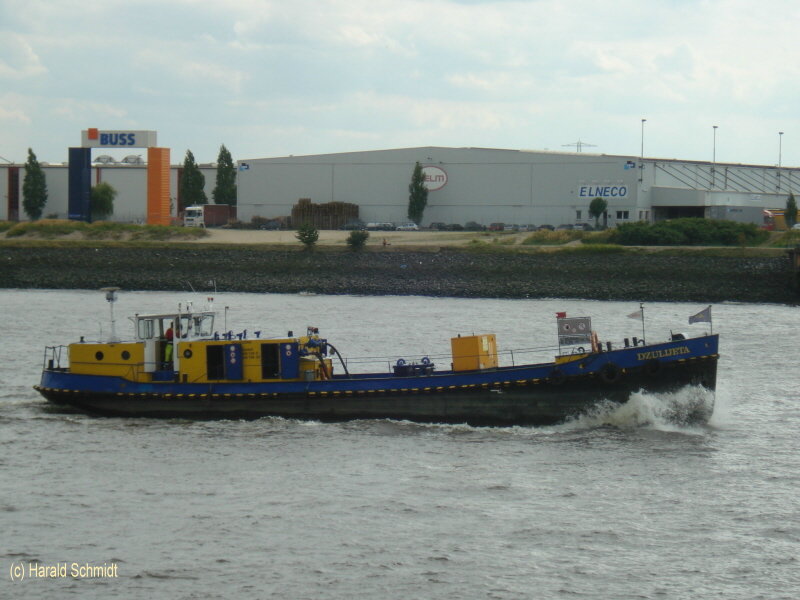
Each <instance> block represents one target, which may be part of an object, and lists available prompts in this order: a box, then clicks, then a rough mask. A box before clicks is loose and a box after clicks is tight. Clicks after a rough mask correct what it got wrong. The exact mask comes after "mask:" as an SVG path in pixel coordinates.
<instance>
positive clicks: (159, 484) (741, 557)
mask: <svg viewBox="0 0 800 600" xmlns="http://www.w3.org/2000/svg"><path fill="white" fill-rule="evenodd" d="M197 296H200V298H198V297H197ZM205 296H206V294H205V293H202V294H198V295H191V294H176V293H139V292H122V293H121V295H120V299H119V301H118V302H117V303H116V304H115V313H116V328H117V331H118V333H120V334H121V335H123V337H130V335H131V333H132V328H131V325H130V323H129V322H128V320H127V318H126V316H127V315H130V314H133V313H135V312H139V313H146V312H168V311H171V310H174V309H175V307H176V306H177V304H178V303H179V302H182V303H185V302H186V301H195V303H198V300H202V301H203V302H205ZM215 305H216V308H217V309H218V310H220V314H221V316H220V320H222V321H223V322H222V323H220V329H222V327H223V326H227V328H228V329H231V330H233V331H234V332H236V331H241V330H243V329H248V330H249V331H251V332H252V331H254V330H260V331H262V336H263V335H268V334H285V333H286V331H287V330H288V329H293V330H294V331H295V333H300V332H302V331H304V329H305V327H306V326H308V325H313V326H317V327H319V328H320V332H321V334H322V335H323V336H326V337H328V339H330V341H331V342H333V343H334V344H335V345H336V347H337V348H338V349H339V351H340V352H341V353H342V354H344V355H347V356H355V355H367V354H369V355H373V356H381V357H390V356H393V357H398V356H404V357H406V358H411V359H413V358H418V357H421V356H423V355H430V356H436V355H437V354H445V353H446V352H447V351H448V350H449V338H450V337H451V336H453V335H457V334H458V333H462V334H472V333H496V334H497V336H498V344H499V346H500V347H501V349H503V348H506V349H508V348H544V347H548V346H552V345H553V344H554V343H555V339H556V338H555V333H556V332H555V321H554V316H555V312H557V311H567V312H568V313H569V315H570V316H591V317H592V318H593V325H594V327H595V329H597V330H598V331H599V332H600V336H601V338H602V339H612V340H615V339H621V338H622V337H632V336H639V335H640V334H641V322H640V321H638V320H634V319H629V318H627V316H626V315H628V314H629V313H631V312H633V311H635V310H636V309H637V308H638V306H637V305H636V304H633V303H618V302H593V301H573V300H570V301H559V300H473V299H470V300H462V299H445V298H440V299H433V298H422V297H381V298H376V297H348V296H338V297H329V296H289V295H283V296H282V295H255V294H217V297H216V299H215ZM225 307H228V308H227V310H226V308H225ZM0 308H1V309H2V310H1V311H0V314H2V316H3V320H4V326H5V332H4V336H3V337H4V343H3V344H2V346H0V357H1V358H0V360H1V361H2V365H3V368H2V371H0V374H1V375H0V376H1V377H2V386H1V387H0V448H2V453H0V526H1V527H2V529H1V530H2V538H1V539H2V544H0V567H2V571H0V578H1V579H2V582H0V596H3V597H14V598H45V597H52V598H108V597H124V598H187V599H188V598H281V599H283V598H292V599H304V598H308V599H349V598H453V599H464V598H520V599H521V598H592V599H608V598H615V599H627V598H631V599H633V598H637V599H640V598H656V599H658V598H665V599H671V598H706V599H707V598H725V599H731V598H736V599H739V598H741V599H748V600H750V599H754V598H764V599H770V600H775V599H779V598H787V599H788V598H797V596H798V590H800V562H799V559H800V500H798V489H800V485H799V484H800V441H798V440H800V436H799V435H798V431H799V430H800V392H798V386H797V383H796V377H797V361H798V355H797V350H798V345H797V344H798V325H797V323H798V319H797V317H798V312H797V311H798V309H797V308H793V307H786V306H764V305H726V304H723V305H715V306H714V307H713V314H714V331H715V332H719V333H720V334H721V343H720V348H721V350H720V354H721V359H720V368H719V385H718V390H717V394H716V406H715V412H714V416H713V418H712V420H711V422H710V423H709V424H708V425H704V426H698V425H695V426H691V427H686V426H681V425H679V424H676V423H673V422H671V421H670V419H669V416H668V415H669V413H668V412H666V411H664V410H663V409H664V406H665V403H667V401H671V402H673V403H674V402H675V401H676V398H671V399H665V398H657V397H649V396H646V395H637V396H635V397H634V398H632V399H631V401H629V402H628V404H627V405H625V406H623V407H621V408H618V409H617V410H613V411H606V412H602V411H601V412H599V413H598V414H597V415H594V416H592V417H590V418H589V417H587V418H584V419H581V420H578V421H576V422H572V423H568V424H564V425H559V426H554V427H543V428H507V429H502V428H472V427H468V426H463V425H462V426H441V425H418V424H412V423H405V422H401V423H397V422H389V421H358V422H351V423H341V424H321V423H317V422H296V421H286V420H281V419H269V418H265V419H260V420H258V421H251V422H238V421H236V422H232V421H219V422H189V421H177V420H176V421H157V420H146V419H130V420H124V419H105V418H94V417H89V416H84V415H81V414H70V413H68V412H64V411H58V410H53V409H51V408H49V407H47V406H46V404H45V403H44V401H43V400H42V399H41V398H40V397H38V395H37V394H36V392H35V391H34V390H33V389H32V387H31V386H32V385H34V384H35V383H37V381H38V377H39V372H40V369H41V365H42V358H43V348H44V346H45V345H54V344H62V343H68V342H71V341H77V339H78V337H79V336H80V335H85V336H86V339H97V338H98V337H101V336H106V335H108V332H109V316H108V311H109V309H108V305H107V304H106V302H105V300H104V298H103V296H102V294H100V293H99V292H95V291H42V290H37V291H22V290H0ZM702 308H705V306H704V305H694V304H691V305H690V304H674V303H652V304H648V305H646V306H645V326H646V336H647V339H648V340H650V341H657V340H659V339H665V338H666V337H667V335H668V333H669V330H670V329H673V330H678V331H697V332H700V331H703V330H705V329H707V328H708V325H700V324H695V325H692V326H688V325H687V324H686V323H687V317H688V316H689V315H691V314H693V313H695V312H698V311H699V310H701V309H702ZM548 352H550V354H551V355H552V350H548ZM506 360H510V358H507V359H506ZM682 393H683V394H686V395H690V392H682ZM681 400H682V398H680V397H679V398H677V401H681ZM62 565H63V567H62ZM87 567H88V568H87ZM48 569H51V571H48ZM80 569H83V571H80ZM89 569H94V570H93V571H90V570H89ZM81 573H83V574H85V575H89V574H92V575H95V576H94V577H83V578H81V577H75V576H73V575H75V574H81ZM37 574H38V576H36V575H37ZM20 575H22V576H20ZM20 579H21V580H20Z"/></svg>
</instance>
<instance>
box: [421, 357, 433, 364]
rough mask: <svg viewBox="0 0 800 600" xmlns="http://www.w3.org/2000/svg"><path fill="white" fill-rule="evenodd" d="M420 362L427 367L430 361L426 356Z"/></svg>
mask: <svg viewBox="0 0 800 600" xmlns="http://www.w3.org/2000/svg"><path fill="white" fill-rule="evenodd" d="M420 362H422V364H423V365H429V364H431V359H430V358H428V357H427V356H423V357H422V360H421V361H420Z"/></svg>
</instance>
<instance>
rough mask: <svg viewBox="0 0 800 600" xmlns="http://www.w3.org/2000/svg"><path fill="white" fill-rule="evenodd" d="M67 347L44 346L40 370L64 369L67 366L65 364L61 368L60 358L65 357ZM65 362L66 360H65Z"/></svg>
mask: <svg viewBox="0 0 800 600" xmlns="http://www.w3.org/2000/svg"><path fill="white" fill-rule="evenodd" d="M66 349H67V346H64V345H61V346H45V348H44V360H43V361H42V369H47V370H48V371H55V370H61V369H66V367H67V365H66V364H65V365H64V366H63V367H62V366H61V357H62V356H65V357H66V355H67V352H66ZM65 360H66V358H65Z"/></svg>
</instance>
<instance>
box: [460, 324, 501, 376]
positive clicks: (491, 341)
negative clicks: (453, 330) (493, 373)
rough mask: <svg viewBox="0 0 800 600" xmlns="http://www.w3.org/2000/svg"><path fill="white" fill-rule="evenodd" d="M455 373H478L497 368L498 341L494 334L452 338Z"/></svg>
mask: <svg viewBox="0 0 800 600" xmlns="http://www.w3.org/2000/svg"><path fill="white" fill-rule="evenodd" d="M450 347H451V349H452V351H453V371H476V370H480V369H494V368H496V367H497V339H496V338H495V335H494V334H493V333H489V334H486V335H470V336H467V337H454V338H450Z"/></svg>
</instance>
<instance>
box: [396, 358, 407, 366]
mask: <svg viewBox="0 0 800 600" xmlns="http://www.w3.org/2000/svg"><path fill="white" fill-rule="evenodd" d="M404 364H406V359H405V358H398V359H397V366H398V367H402V366H403V365H404Z"/></svg>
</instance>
